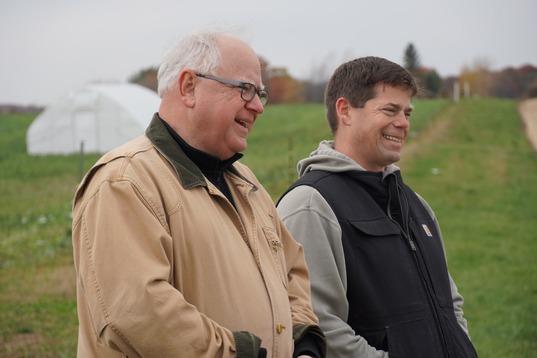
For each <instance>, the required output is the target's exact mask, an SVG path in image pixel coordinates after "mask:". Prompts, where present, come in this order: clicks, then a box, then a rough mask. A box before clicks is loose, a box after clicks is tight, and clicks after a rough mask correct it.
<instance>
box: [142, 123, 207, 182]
mask: <svg viewBox="0 0 537 358" xmlns="http://www.w3.org/2000/svg"><path fill="white" fill-rule="evenodd" d="M145 134H146V136H147V138H149V140H150V141H151V142H152V143H153V144H154V145H155V147H156V148H157V150H158V151H159V152H161V153H162V154H163V155H164V156H165V157H166V158H167V159H168V160H169V161H170V163H171V164H172V165H173V167H174V168H175V171H176V172H177V175H179V179H180V180H181V184H182V185H183V187H184V188H185V189H190V188H193V187H195V186H199V185H202V186H207V182H206V181H205V178H204V177H203V173H202V172H201V170H200V169H199V168H198V167H197V166H196V165H195V164H194V162H192V161H191V160H190V159H189V158H188V157H187V156H186V154H185V152H183V150H182V149H181V147H180V146H179V145H178V144H177V142H176V141H175V140H174V139H173V138H172V136H171V135H170V133H169V132H168V130H167V129H166V127H165V126H164V123H163V122H162V119H160V117H159V116H158V113H155V114H154V115H153V119H152V120H151V123H149V127H147V129H146V131H145Z"/></svg>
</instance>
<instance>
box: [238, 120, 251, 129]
mask: <svg viewBox="0 0 537 358" xmlns="http://www.w3.org/2000/svg"><path fill="white" fill-rule="evenodd" d="M235 122H237V123H238V124H240V125H241V126H243V127H244V128H246V129H248V126H247V125H246V122H244V121H241V120H240V119H237V120H235Z"/></svg>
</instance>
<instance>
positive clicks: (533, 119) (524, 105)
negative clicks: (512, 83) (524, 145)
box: [518, 98, 537, 151]
mask: <svg viewBox="0 0 537 358" xmlns="http://www.w3.org/2000/svg"><path fill="white" fill-rule="evenodd" d="M518 112H519V113H520V116H521V117H522V120H523V122H524V128H525V130H526V134H527V136H528V138H529V140H530V143H531V145H532V146H533V149H535V151H537V98H532V99H526V100H524V101H522V102H520V104H519V105H518Z"/></svg>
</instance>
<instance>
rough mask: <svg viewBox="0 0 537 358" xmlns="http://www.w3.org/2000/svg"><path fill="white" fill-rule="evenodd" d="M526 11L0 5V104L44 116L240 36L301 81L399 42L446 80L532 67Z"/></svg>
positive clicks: (438, 0)
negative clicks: (183, 41)
mask: <svg viewBox="0 0 537 358" xmlns="http://www.w3.org/2000/svg"><path fill="white" fill-rule="evenodd" d="M536 17H537V1H536V0H427V1H420V0H406V1H404V0H382V1H375V0H367V1H366V0H330V1H325V0H265V1H259V0H248V1H239V0H225V1H206V0H189V1H184V0H86V1H81V0H78V1H77V0H0V46H1V47H0V48H1V56H0V104H6V103H13V104H34V105H47V104H49V103H51V102H53V101H55V100H56V99H58V98H59V97H60V96H62V95H63V94H65V93H67V92H68V91H69V90H70V89H72V88H74V87H76V86H80V85H83V84H85V83H90V82H96V81H127V80H128V78H129V77H130V76H132V75H133V74H135V73H137V72H139V71H140V70H141V69H143V68H147V67H151V66H158V64H159V63H160V58H161V56H162V54H163V51H164V49H165V48H166V46H167V45H169V43H170V41H172V40H173V39H175V38H177V37H179V36H181V35H182V34H185V33H187V32H190V31H193V30H196V29H199V28H201V27H205V26H209V25H210V26H219V27H222V26H240V27H245V28H247V29H248V38H247V40H248V42H249V43H250V44H251V45H252V47H253V48H254V50H255V51H256V52H257V53H258V54H259V55H260V56H262V57H263V58H265V59H266V60H267V61H268V63H269V65H270V66H272V67H286V68H287V69H288V71H289V72H290V74H291V75H292V76H293V77H295V78H299V79H308V78H314V77H318V76H320V75H324V76H328V75H330V73H331V72H332V71H333V70H334V69H335V67H336V66H337V65H339V64H340V63H342V62H344V61H347V60H350V59H352V58H356V57H360V56H368V55H374V56H381V57H385V58H387V59H389V60H392V61H394V62H397V63H399V64H402V61H403V52H404V50H405V48H406V46H407V45H408V44H409V43H413V44H414V46H415V47H416V49H417V51H418V54H419V56H420V60H421V63H422V65H424V66H427V67H431V68H434V69H436V70H437V71H438V73H439V74H440V75H441V76H442V77H444V76H447V75H457V74H459V72H460V70H461V68H463V66H472V65H475V64H476V63H477V62H480V63H486V64H488V66H489V68H490V69H491V70H500V69H503V68H505V67H508V66H513V67H518V66H520V65H524V64H532V65H534V66H537V20H536Z"/></svg>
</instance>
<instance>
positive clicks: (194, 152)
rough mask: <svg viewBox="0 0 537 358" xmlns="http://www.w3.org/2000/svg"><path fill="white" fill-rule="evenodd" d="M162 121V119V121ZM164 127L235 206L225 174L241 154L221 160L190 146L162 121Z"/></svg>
mask: <svg viewBox="0 0 537 358" xmlns="http://www.w3.org/2000/svg"><path fill="white" fill-rule="evenodd" d="M161 120H162V119H161ZM162 123H164V126H165V127H166V129H167V130H168V132H169V133H170V135H171V136H172V138H173V139H175V141H176V142H177V144H179V146H180V147H181V149H182V150H183V152H185V154H186V156H187V157H188V158H189V159H190V160H192V161H193V162H194V164H196V166H197V167H198V168H199V169H200V170H201V172H202V173H203V175H205V177H206V178H207V179H208V180H209V181H210V182H211V183H213V184H214V186H216V187H217V188H218V190H220V191H221V192H222V194H224V196H225V197H226V198H227V199H228V200H229V201H230V202H231V204H232V205H233V206H235V202H234V201H233V196H232V195H231V191H230V190H229V186H228V183H227V182H226V179H225V177H224V172H225V171H226V170H228V169H229V168H230V167H231V165H232V164H233V163H235V162H236V161H237V160H239V159H240V158H242V154H241V153H235V154H234V155H233V156H232V157H231V158H229V159H226V160H221V159H220V158H218V157H217V156H214V155H211V154H209V153H206V152H204V151H201V150H199V149H196V148H194V147H192V146H191V145H189V144H188V143H187V142H185V140H184V139H183V138H181V137H180V136H179V134H177V133H176V132H175V131H174V130H173V128H172V127H170V125H169V124H168V123H166V121H164V120H162Z"/></svg>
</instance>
